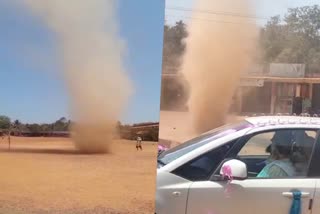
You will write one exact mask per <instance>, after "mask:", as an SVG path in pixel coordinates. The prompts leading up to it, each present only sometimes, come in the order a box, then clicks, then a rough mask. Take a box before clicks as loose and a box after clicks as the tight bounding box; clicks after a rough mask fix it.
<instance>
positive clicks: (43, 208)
mask: <svg viewBox="0 0 320 214" xmlns="http://www.w3.org/2000/svg"><path fill="white" fill-rule="evenodd" d="M143 149H144V150H143V151H142V152H137V151H136V150H135V143H134V142H130V141H123V140H122V141H118V142H117V143H116V145H115V149H114V153H113V154H110V155H84V154H78V153H77V152H76V151H75V150H74V147H73V145H72V143H71V141H70V140H69V139H63V138H13V139H12V150H11V152H8V151H7V144H6V141H4V140H1V139H0V172H1V175H0V214H20V213H37V214H38V213H39V214H40V213H41V214H44V213H50V214H51V213H65V214H68V213H77V214H78V213H79V214H80V213H81V214H82V213H111V214H112V213H117V214H120V213H138V214H144V213H148V214H150V213H153V210H154V195H155V178H156V152H157V146H156V143H150V142H147V143H144V144H143Z"/></svg>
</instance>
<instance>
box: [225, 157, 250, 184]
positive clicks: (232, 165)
mask: <svg viewBox="0 0 320 214" xmlns="http://www.w3.org/2000/svg"><path fill="white" fill-rule="evenodd" d="M220 176H221V177H223V178H224V179H227V180H232V179H233V180H244V179H246V178H247V177H248V173H247V165H246V164H245V163H243V162H242V161H240V160H236V159H232V160H229V161H226V162H225V163H224V164H223V165H222V167H221V169H220Z"/></svg>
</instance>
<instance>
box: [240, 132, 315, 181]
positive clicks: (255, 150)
mask: <svg viewBox="0 0 320 214" xmlns="http://www.w3.org/2000/svg"><path fill="white" fill-rule="evenodd" d="M316 134H317V132H316V131H315V130H302V129H295V130H293V129H290V130H289V129H285V130H284V129H282V130H275V131H269V132H264V133H259V134H256V135H254V136H252V137H250V138H249V139H248V140H247V141H246V142H245V144H244V146H243V147H242V148H241V149H240V151H239V152H238V155H237V157H235V158H239V159H240V160H241V161H243V162H245V163H246V164H247V169H248V177H249V178H291V177H305V176H306V175H307V172H308V166H309V161H310V159H311V153H312V149H313V146H314V143H315V136H316Z"/></svg>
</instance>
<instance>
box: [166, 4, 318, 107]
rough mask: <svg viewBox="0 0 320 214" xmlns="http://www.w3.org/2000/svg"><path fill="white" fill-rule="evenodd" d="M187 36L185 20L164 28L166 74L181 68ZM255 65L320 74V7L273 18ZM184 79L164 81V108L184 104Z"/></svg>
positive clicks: (264, 31)
mask: <svg viewBox="0 0 320 214" xmlns="http://www.w3.org/2000/svg"><path fill="white" fill-rule="evenodd" d="M187 37H188V31H187V26H186V25H185V23H183V21H179V22H177V23H176V24H175V25H173V26H170V25H167V24H166V25H165V27H164V45H163V71H162V72H163V73H164V74H166V73H167V74H176V73H177V72H178V71H179V69H180V66H181V60H182V56H183V54H184V52H185V49H186V44H185V43H184V39H185V38H187ZM257 47H258V51H259V53H258V54H257V56H256V59H255V61H256V63H259V64H269V63H298V64H305V65H306V74H307V75H309V76H312V75H314V74H316V75H320V7H319V5H314V6H304V7H297V8H290V9H288V11H287V13H286V14H285V15H284V17H281V16H274V17H271V18H270V20H268V22H267V23H266V25H265V26H263V27H261V29H260V34H259V39H258V44H257ZM183 84H186V83H182V82H181V79H179V78H177V79H174V78H163V79H162V89H161V91H162V95H161V109H162V110H170V109H174V108H177V104H178V106H180V107H181V106H183V105H185V102H186V100H187V97H188V93H189V92H188V91H185V90H184V89H185V87H183Z"/></svg>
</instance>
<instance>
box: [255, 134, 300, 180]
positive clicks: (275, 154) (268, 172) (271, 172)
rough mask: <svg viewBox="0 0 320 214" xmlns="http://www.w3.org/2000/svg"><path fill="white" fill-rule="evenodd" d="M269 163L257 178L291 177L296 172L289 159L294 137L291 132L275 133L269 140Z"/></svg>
mask: <svg viewBox="0 0 320 214" xmlns="http://www.w3.org/2000/svg"><path fill="white" fill-rule="evenodd" d="M271 142H272V144H271V147H270V148H271V161H270V162H269V163H268V164H267V165H266V166H265V167H264V168H263V169H262V170H261V172H260V173H259V174H258V175H257V177H258V178H266V177H268V178H270V177H272V178H279V177H292V176H295V175H296V170H295V167H294V164H293V162H292V159H291V151H292V146H293V143H294V136H293V133H292V132H291V131H287V130H281V131H277V132H276V133H275V134H274V136H273V138H272V139H271Z"/></svg>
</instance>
